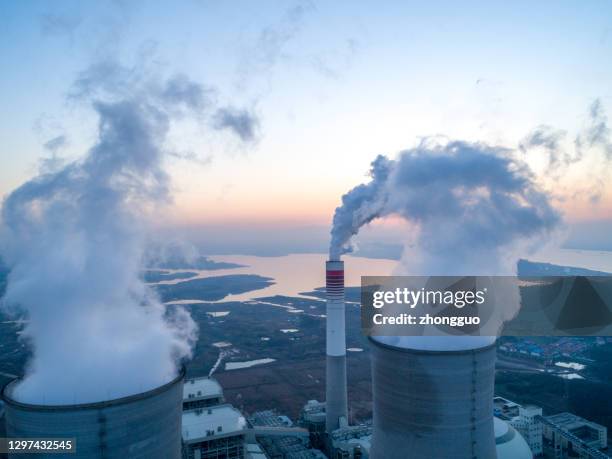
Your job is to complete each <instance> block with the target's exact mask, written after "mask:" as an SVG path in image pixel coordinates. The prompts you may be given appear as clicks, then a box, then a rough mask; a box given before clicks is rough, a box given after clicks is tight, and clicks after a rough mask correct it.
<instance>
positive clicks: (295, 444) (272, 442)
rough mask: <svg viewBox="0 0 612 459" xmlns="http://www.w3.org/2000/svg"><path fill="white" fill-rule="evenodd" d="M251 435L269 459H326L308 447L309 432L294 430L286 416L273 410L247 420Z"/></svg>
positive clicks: (317, 451) (257, 414)
mask: <svg viewBox="0 0 612 459" xmlns="http://www.w3.org/2000/svg"><path fill="white" fill-rule="evenodd" d="M248 422H249V426H250V427H251V429H252V430H251V431H252V435H253V436H254V437H256V438H257V442H258V443H259V444H260V445H261V446H262V447H263V449H264V450H265V452H266V454H267V455H268V457H269V458H270V459H326V458H327V456H326V455H325V454H323V452H321V451H320V450H319V449H316V448H312V447H311V445H310V436H309V432H308V431H307V430H306V429H301V428H296V427H294V426H293V422H292V421H291V419H289V418H288V417H287V416H283V415H279V414H278V413H277V412H276V411H275V410H265V411H258V412H255V413H253V414H252V415H251V416H250V417H249V418H248Z"/></svg>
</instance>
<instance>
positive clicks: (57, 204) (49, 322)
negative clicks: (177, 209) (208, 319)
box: [1, 62, 218, 404]
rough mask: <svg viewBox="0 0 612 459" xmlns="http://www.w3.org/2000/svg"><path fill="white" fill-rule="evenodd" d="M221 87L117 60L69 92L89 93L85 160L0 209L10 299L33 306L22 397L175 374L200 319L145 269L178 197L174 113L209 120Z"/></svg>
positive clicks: (21, 191) (119, 391) (130, 390)
mask: <svg viewBox="0 0 612 459" xmlns="http://www.w3.org/2000/svg"><path fill="white" fill-rule="evenodd" d="M213 94H214V91H213V90H211V89H209V88H205V87H203V86H201V85H199V84H197V83H194V82H192V81H190V80H189V79H188V78H187V77H185V76H181V75H179V76H175V77H172V78H169V79H162V78H157V77H151V76H149V73H148V72H142V71H138V70H137V69H127V68H125V67H122V66H120V65H118V64H115V63H112V62H104V63H101V64H98V65H95V66H92V67H91V68H90V69H88V70H87V71H86V72H83V73H82V74H81V75H80V77H79V78H78V80H77V81H76V83H75V85H74V87H73V91H72V92H71V95H70V97H71V99H72V100H77V101H85V102H87V103H88V104H91V107H93V109H94V110H95V112H96V114H97V117H98V120H99V121H98V131H97V139H96V142H95V144H94V145H93V147H92V148H91V149H90V150H89V151H88V152H87V153H86V154H85V155H84V157H83V158H82V159H80V160H77V161H74V162H72V163H69V164H67V165H65V166H64V167H62V168H61V169H59V170H55V171H53V172H44V171H43V172H41V173H40V174H39V175H38V176H37V177H35V178H33V179H32V180H30V181H28V182H26V183H24V184H23V185H21V186H20V187H19V188H17V189H16V190H14V191H13V192H12V193H11V194H10V195H9V196H8V197H7V198H6V199H5V201H4V204H3V208H2V233H3V234H2V239H1V240H2V256H3V258H4V260H5V261H6V262H7V264H8V265H9V267H10V269H11V271H10V274H9V277H8V285H7V289H6V294H5V296H4V298H3V306H4V307H7V308H9V309H10V310H11V311H13V310H14V309H15V308H17V309H19V310H23V311H25V315H26V319H27V323H26V325H25V327H24V329H23V334H22V339H24V340H25V341H26V342H27V343H28V344H29V345H30V346H31V349H32V351H33V355H32V358H31V359H30V361H29V363H28V367H27V373H26V376H25V378H24V380H23V381H22V382H21V383H20V384H19V385H18V386H17V387H16V389H15V393H14V394H13V395H14V397H15V398H16V399H18V400H20V401H23V402H29V403H43V404H64V403H85V402H94V401H100V400H106V399H110V398H116V397H122V396H126V395H130V394H134V393H138V392H141V391H145V390H149V389H151V388H154V387H156V386H159V385H161V384H164V383H166V382H168V381H169V380H170V379H172V378H173V377H174V376H175V375H176V374H177V367H178V365H179V364H180V361H181V360H182V359H184V358H188V357H189V356H190V353H191V349H192V346H193V343H194V340H195V339H196V335H197V327H196V326H195V324H194V322H193V321H192V319H191V317H190V316H189V314H188V313H187V312H186V311H185V310H183V309H181V308H172V309H171V310H166V308H165V307H164V305H163V304H161V303H160V300H159V298H158V297H157V296H156V294H155V293H154V292H153V291H152V290H150V289H149V287H147V286H146V285H145V284H144V282H143V279H142V268H143V266H142V262H143V256H144V249H145V247H144V246H145V235H146V221H147V219H148V217H150V216H151V215H152V211H153V210H154V209H155V208H157V207H159V206H161V205H164V204H165V203H168V202H169V201H170V194H169V178H168V176H167V174H166V172H165V170H164V158H165V157H166V156H167V154H168V153H172V152H171V151H169V150H168V149H167V148H166V139H167V136H168V134H169V132H170V128H171V125H172V123H174V122H175V121H177V120H179V119H182V118H184V117H185V116H188V115H191V116H193V117H195V118H196V119H204V118H205V117H206V116H207V113H209V112H211V111H215V110H217V109H218V108H215V107H213V105H214V97H212V96H211V95H213Z"/></svg>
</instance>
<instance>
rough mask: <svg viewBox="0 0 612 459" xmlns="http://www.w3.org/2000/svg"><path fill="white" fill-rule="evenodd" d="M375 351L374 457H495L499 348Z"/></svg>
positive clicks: (383, 347) (376, 347) (377, 346)
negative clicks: (495, 402)
mask: <svg viewBox="0 0 612 459" xmlns="http://www.w3.org/2000/svg"><path fill="white" fill-rule="evenodd" d="M370 343H371V346H370V347H371V351H372V395H373V402H374V406H373V411H374V413H373V416H374V419H373V422H374V425H373V437H372V450H371V457H372V458H373V459H383V458H384V459H388V458H391V459H394V458H398V459H400V458H401V459H411V458H415V459H441V458H443V459H493V458H495V457H496V452H495V433H494V427H493V383H494V377H495V345H494V344H493V345H488V346H486V347H480V348H477V349H467V350H451V351H428V350H415V349H407V348H400V347H395V346H390V345H387V344H382V343H380V342H378V341H376V340H375V339H372V338H371V339H370Z"/></svg>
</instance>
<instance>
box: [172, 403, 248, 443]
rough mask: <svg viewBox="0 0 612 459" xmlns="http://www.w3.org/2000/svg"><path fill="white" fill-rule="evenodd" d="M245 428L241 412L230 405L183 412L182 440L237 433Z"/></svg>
mask: <svg viewBox="0 0 612 459" xmlns="http://www.w3.org/2000/svg"><path fill="white" fill-rule="evenodd" d="M244 429H246V420H245V419H244V416H242V413H240V411H238V410H237V409H236V408H234V407H233V406H231V405H217V406H212V407H210V408H203V409H197V410H189V411H184V412H183V428H182V432H183V441H185V442H193V441H197V440H200V439H202V438H205V437H219V436H228V435H232V434H237V433H240V432H242V431H243V430H244Z"/></svg>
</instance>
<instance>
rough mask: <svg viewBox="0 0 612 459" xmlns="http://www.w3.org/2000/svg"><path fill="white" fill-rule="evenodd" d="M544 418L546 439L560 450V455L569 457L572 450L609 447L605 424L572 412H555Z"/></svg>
mask: <svg viewBox="0 0 612 459" xmlns="http://www.w3.org/2000/svg"><path fill="white" fill-rule="evenodd" d="M544 420H545V422H544V439H545V440H546V441H548V442H549V443H551V444H553V445H554V448H555V449H556V450H559V453H560V454H559V457H567V454H568V453H569V452H571V451H578V452H579V451H581V450H585V449H588V448H590V449H592V450H601V449H605V448H607V447H608V429H607V428H606V427H605V426H602V425H600V424H597V423H595V422H592V421H589V420H587V419H584V418H581V417H580V416H576V415H575V414H572V413H559V414H554V415H552V416H546V417H545V418H544Z"/></svg>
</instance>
